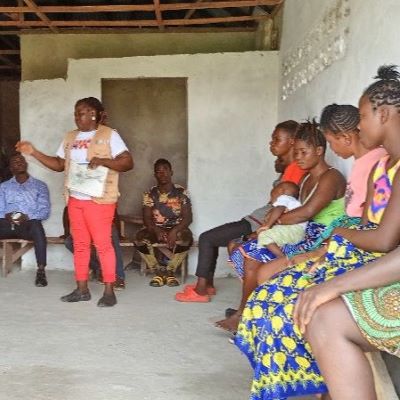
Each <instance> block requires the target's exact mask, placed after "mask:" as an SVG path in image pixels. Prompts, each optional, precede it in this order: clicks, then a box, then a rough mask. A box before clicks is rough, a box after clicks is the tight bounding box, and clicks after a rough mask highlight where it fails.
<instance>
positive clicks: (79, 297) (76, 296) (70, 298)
mask: <svg viewBox="0 0 400 400" xmlns="http://www.w3.org/2000/svg"><path fill="white" fill-rule="evenodd" d="M91 298H92V296H90V292H89V290H88V291H86V292H83V293H82V292H81V291H80V290H79V289H75V290H74V291H73V292H71V293H70V294H66V295H65V296H62V297H60V300H61V301H64V302H66V303H76V302H77V301H89V300H90V299H91Z"/></svg>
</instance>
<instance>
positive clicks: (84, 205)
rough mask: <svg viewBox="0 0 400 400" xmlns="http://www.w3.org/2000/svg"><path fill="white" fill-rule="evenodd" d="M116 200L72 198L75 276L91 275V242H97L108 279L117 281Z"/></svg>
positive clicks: (71, 219)
mask: <svg viewBox="0 0 400 400" xmlns="http://www.w3.org/2000/svg"><path fill="white" fill-rule="evenodd" d="M114 214H115V204H98V203H95V202H94V201H91V200H78V199H75V198H73V197H70V198H69V201H68V216H69V221H70V226H71V235H72V238H73V240H74V265H75V279H76V280H77V281H87V280H88V278H89V259H90V246H91V243H92V242H93V244H94V246H95V247H96V251H97V255H98V257H99V260H100V265H101V271H102V274H103V281H104V283H112V282H115V252H114V247H113V245H112V242H111V226H112V221H113V218H114Z"/></svg>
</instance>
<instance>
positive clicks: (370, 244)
mask: <svg viewBox="0 0 400 400" xmlns="http://www.w3.org/2000/svg"><path fill="white" fill-rule="evenodd" d="M399 215H400V173H399V172H397V173H396V175H395V177H394V179H393V185H392V194H391V196H390V199H389V203H388V205H387V206H386V209H385V212H384V213H383V217H382V220H381V222H380V224H379V226H378V228H377V229H373V230H369V231H358V230H355V229H345V228H336V229H335V230H334V233H337V234H339V235H341V236H343V237H345V238H346V239H348V240H350V241H351V242H352V243H353V244H354V245H355V246H356V247H358V248H360V249H363V250H366V251H377V252H382V253H388V252H389V251H391V250H394V249H395V248H396V247H397V246H398V244H399V242H400V223H399V222H400V221H399Z"/></svg>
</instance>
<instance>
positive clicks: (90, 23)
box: [0, 15, 270, 28]
mask: <svg viewBox="0 0 400 400" xmlns="http://www.w3.org/2000/svg"><path fill="white" fill-rule="evenodd" d="M269 18H270V16H268V15H244V16H239V17H217V18H193V19H184V18H183V19H164V20H163V24H164V25H165V26H174V25H175V26H181V25H204V24H219V23H226V22H244V21H260V20H265V19H269ZM12 24H14V25H15V24H18V26H20V27H25V26H29V27H42V28H43V27H46V26H47V23H46V22H45V21H23V22H19V23H18V22H15V21H0V26H12ZM52 25H53V27H135V26H159V24H158V22H157V21H156V20H152V19H147V20H146V19H145V20H129V21H52Z"/></svg>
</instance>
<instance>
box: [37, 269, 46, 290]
mask: <svg viewBox="0 0 400 400" xmlns="http://www.w3.org/2000/svg"><path fill="white" fill-rule="evenodd" d="M35 286H37V287H45V286H47V279H46V272H44V269H38V270H37V272H36V278H35Z"/></svg>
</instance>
